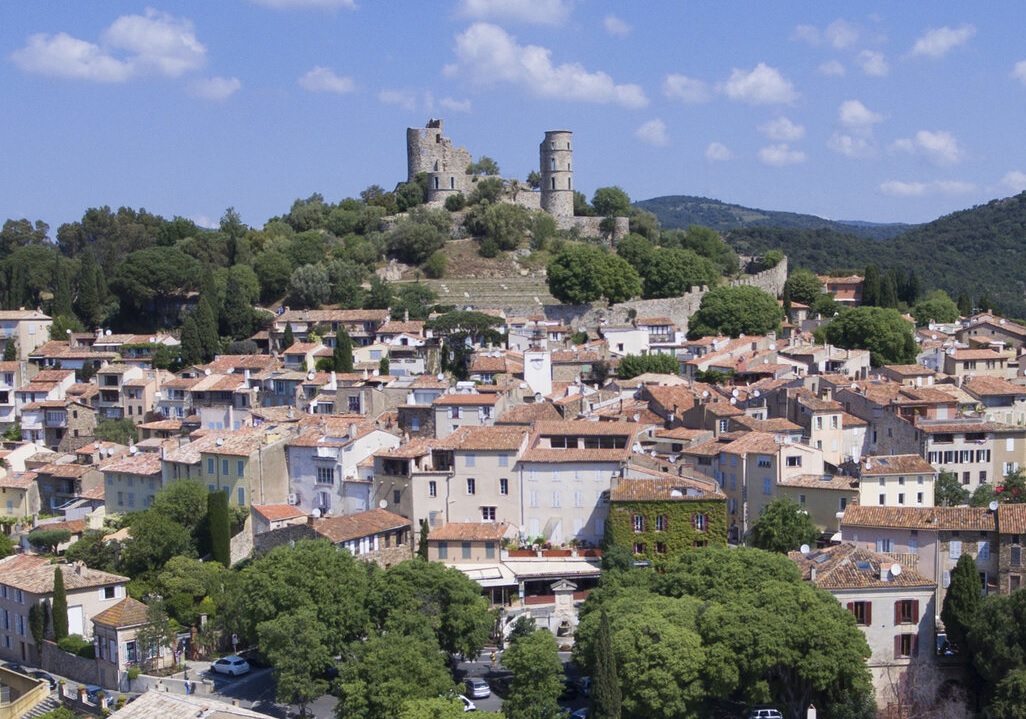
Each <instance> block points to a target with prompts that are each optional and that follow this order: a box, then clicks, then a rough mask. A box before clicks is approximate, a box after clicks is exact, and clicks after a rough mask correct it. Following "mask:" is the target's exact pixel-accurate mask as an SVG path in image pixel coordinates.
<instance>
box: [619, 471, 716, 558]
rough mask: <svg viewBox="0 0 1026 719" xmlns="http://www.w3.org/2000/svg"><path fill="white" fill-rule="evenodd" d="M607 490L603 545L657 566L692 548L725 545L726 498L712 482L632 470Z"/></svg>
mask: <svg viewBox="0 0 1026 719" xmlns="http://www.w3.org/2000/svg"><path fill="white" fill-rule="evenodd" d="M632 474H634V475H635V476H634V477H630V476H628V477H627V478H622V479H617V480H615V481H614V485H613V487H612V489H611V490H610V491H609V515H608V517H607V519H606V544H607V546H622V547H627V548H628V549H630V550H631V552H632V553H633V554H634V556H635V559H636V560H638V561H650V562H651V563H652V565H653V566H657V567H658V566H660V565H663V564H665V563H666V562H668V561H669V560H671V559H673V558H674V557H677V556H680V555H681V554H682V553H684V552H687V551H688V550H690V549H692V548H694V547H705V546H708V545H715V544H720V545H726V543H727V498H726V496H725V495H724V494H723V492H721V491H720V490H719V489H718V488H717V487H716V485H715V484H714V483H712V482H710V481H708V480H705V479H697V478H689V477H679V476H674V475H672V474H664V473H660V472H651V473H648V472H645V473H644V474H650V478H648V477H645V478H643V477H641V476H637V475H639V474H642V473H641V472H639V471H638V469H637V468H635V469H634V471H633V472H632Z"/></svg>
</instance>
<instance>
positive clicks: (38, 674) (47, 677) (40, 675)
mask: <svg viewBox="0 0 1026 719" xmlns="http://www.w3.org/2000/svg"><path fill="white" fill-rule="evenodd" d="M29 676H30V677H34V678H36V679H42V680H43V681H45V682H46V683H47V684H49V685H50V691H53V690H54V689H56V688H57V680H56V679H54V678H53V675H52V674H47V673H46V672H44V671H43V670H42V669H35V670H33V671H31V672H29Z"/></svg>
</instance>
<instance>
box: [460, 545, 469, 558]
mask: <svg viewBox="0 0 1026 719" xmlns="http://www.w3.org/2000/svg"><path fill="white" fill-rule="evenodd" d="M460 556H461V557H462V558H463V559H470V542H461V543H460Z"/></svg>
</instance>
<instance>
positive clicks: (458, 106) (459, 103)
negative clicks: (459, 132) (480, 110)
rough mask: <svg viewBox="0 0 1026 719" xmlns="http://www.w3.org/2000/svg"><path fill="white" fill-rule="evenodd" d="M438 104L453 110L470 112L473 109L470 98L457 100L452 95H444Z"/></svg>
mask: <svg viewBox="0 0 1026 719" xmlns="http://www.w3.org/2000/svg"><path fill="white" fill-rule="evenodd" d="M438 104H439V105H441V106H442V107H444V108H445V109H446V110H452V111H453V112H470V109H471V104H470V100H455V99H453V98H451V97H443V98H442V99H441V100H439V101H438Z"/></svg>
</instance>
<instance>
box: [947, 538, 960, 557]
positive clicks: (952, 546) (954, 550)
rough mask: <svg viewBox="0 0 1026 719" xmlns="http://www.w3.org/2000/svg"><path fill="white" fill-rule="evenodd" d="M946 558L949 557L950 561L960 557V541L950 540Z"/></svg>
mask: <svg viewBox="0 0 1026 719" xmlns="http://www.w3.org/2000/svg"><path fill="white" fill-rule="evenodd" d="M948 556H949V557H951V559H952V561H954V560H957V559H958V558H959V557H961V556H962V540H960V539H952V540H951V542H950V543H949V544H948Z"/></svg>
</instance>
